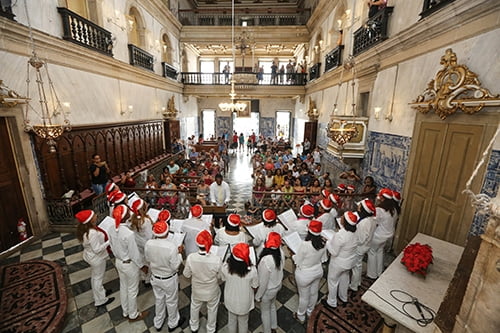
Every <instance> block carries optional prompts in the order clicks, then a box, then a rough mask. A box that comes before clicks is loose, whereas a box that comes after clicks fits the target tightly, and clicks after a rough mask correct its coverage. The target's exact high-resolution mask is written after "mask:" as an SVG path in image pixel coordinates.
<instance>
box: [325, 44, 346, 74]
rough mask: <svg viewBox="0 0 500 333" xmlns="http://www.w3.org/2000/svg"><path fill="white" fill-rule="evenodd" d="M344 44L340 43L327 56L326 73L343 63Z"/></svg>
mask: <svg viewBox="0 0 500 333" xmlns="http://www.w3.org/2000/svg"><path fill="white" fill-rule="evenodd" d="M343 49H344V45H339V46H337V47H336V48H334V49H333V50H331V51H330V52H328V54H327V55H326V56H325V73H326V72H328V71H329V70H331V69H334V68H337V67H339V66H340V65H341V64H342V50H343Z"/></svg>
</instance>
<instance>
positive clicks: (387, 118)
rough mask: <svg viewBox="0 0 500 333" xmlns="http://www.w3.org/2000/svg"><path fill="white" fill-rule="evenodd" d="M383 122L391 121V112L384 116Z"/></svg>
mask: <svg viewBox="0 0 500 333" xmlns="http://www.w3.org/2000/svg"><path fill="white" fill-rule="evenodd" d="M385 120H389V121H392V110H391V111H390V112H388V113H387V114H386V115H385Z"/></svg>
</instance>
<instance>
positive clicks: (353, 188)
mask: <svg viewBox="0 0 500 333" xmlns="http://www.w3.org/2000/svg"><path fill="white" fill-rule="evenodd" d="M347 190H348V191H356V186H354V185H347Z"/></svg>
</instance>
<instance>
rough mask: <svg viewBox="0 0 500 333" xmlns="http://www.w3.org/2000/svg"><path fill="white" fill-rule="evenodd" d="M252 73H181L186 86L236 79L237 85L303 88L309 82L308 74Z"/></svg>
mask: <svg viewBox="0 0 500 333" xmlns="http://www.w3.org/2000/svg"><path fill="white" fill-rule="evenodd" d="M258 74H259V73H252V72H236V73H233V74H231V73H229V74H226V73H199V72H196V73H193V72H190V73H187V72H186V73H181V78H182V79H181V80H182V83H184V84H200V85H201V84H213V85H224V84H230V83H231V80H232V79H233V78H234V80H235V85H236V86H238V85H277V86H287V85H288V86H303V85H305V84H306V82H307V74H305V73H284V74H279V73H278V74H271V73H263V74H261V75H258Z"/></svg>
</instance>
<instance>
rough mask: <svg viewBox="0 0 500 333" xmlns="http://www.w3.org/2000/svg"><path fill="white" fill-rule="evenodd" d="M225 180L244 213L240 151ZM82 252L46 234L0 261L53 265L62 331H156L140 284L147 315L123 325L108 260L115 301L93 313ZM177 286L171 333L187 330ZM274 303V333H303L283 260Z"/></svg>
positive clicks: (246, 178)
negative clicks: (63, 308) (63, 295)
mask: <svg viewBox="0 0 500 333" xmlns="http://www.w3.org/2000/svg"><path fill="white" fill-rule="evenodd" d="M225 180H226V181H227V182H228V183H230V185H231V191H232V200H231V202H230V208H231V209H235V210H237V212H238V213H241V214H242V213H244V204H245V202H246V201H248V200H249V198H250V195H251V187H252V178H251V165H250V157H249V156H246V154H245V153H238V154H237V155H236V156H232V159H231V166H230V172H229V174H228V175H227V176H226V177H225ZM82 249H83V248H82V246H81V244H80V243H79V241H78V240H77V239H76V237H75V235H74V234H66V233H62V234H59V233H52V234H49V235H46V236H45V237H43V239H41V240H38V241H36V242H34V243H33V244H31V245H29V246H28V247H26V248H24V249H23V250H22V251H20V252H17V253H15V254H13V255H12V256H10V257H9V258H8V259H6V260H3V261H2V265H5V264H9V263H16V262H20V261H26V260H31V259H44V260H51V261H55V262H57V263H59V264H60V265H61V266H62V267H63V271H64V273H65V279H66V285H67V289H68V295H69V300H68V311H67V312H68V315H67V319H66V324H65V327H64V330H63V332H71V333H76V332H91V333H101V332H120V333H122V332H137V333H142V332H156V329H155V328H154V327H153V317H154V295H153V291H152V289H151V288H146V287H144V285H142V284H141V285H140V291H139V296H138V308H139V310H141V311H143V310H148V311H149V314H148V316H147V318H146V319H145V320H143V321H139V322H135V323H129V322H128V321H127V320H125V319H124V318H123V317H122V311H121V308H120V301H119V292H118V290H119V280H118V272H117V271H116V269H115V267H114V262H113V260H110V261H108V263H107V270H106V274H105V278H104V286H105V289H110V290H111V291H112V294H111V296H112V297H115V300H114V302H112V303H111V304H109V305H108V306H106V308H104V307H101V308H98V309H97V308H96V307H94V305H93V298H92V291H91V287H90V267H89V265H88V264H87V263H86V262H85V261H83V259H82ZM286 252H288V251H286ZM182 269H183V267H181V271H182ZM325 275H326V267H325ZM179 282H180V292H179V311H180V313H181V316H182V317H185V318H186V321H185V323H184V324H183V325H182V329H180V328H179V329H177V330H176V332H191V331H190V329H189V324H188V319H189V302H190V295H191V283H190V281H189V280H187V279H185V278H184V277H183V276H182V275H179ZM320 286H321V288H320V295H319V296H320V298H321V297H322V296H323V295H325V294H326V293H327V291H328V289H327V283H326V280H325V279H322V281H321V284H320ZM277 303H278V304H277V309H278V323H279V329H278V332H305V331H306V328H305V325H301V324H300V323H298V322H297V321H296V320H294V319H293V313H294V312H295V311H296V309H297V304H298V294H297V288H296V287H295V285H294V279H293V264H292V261H291V259H290V258H289V257H288V258H287V259H286V261H285V272H284V280H283V287H282V289H281V291H280V292H279V294H278V297H277ZM258 306H259V305H258V304H257V305H256V309H254V310H253V311H252V312H251V313H250V319H249V330H250V332H262V326H261V319H260V311H259V308H258ZM202 313H203V314H205V313H206V309H202ZM205 323H206V319H205V317H202V318H201V324H200V330H199V332H203V333H204V332H205ZM217 323H218V327H219V329H218V332H227V327H226V325H227V311H226V308H225V307H224V305H223V304H221V305H220V306H219V311H218V318H217ZM162 332H168V328H167V326H166V325H164V327H163V330H162Z"/></svg>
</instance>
